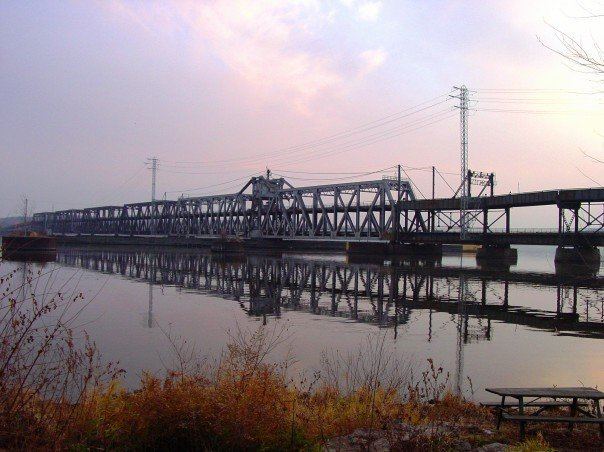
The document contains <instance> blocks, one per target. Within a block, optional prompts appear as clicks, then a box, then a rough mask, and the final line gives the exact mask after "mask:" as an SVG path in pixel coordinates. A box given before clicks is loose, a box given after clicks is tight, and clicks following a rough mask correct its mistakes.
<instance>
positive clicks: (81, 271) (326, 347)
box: [3, 247, 604, 400]
mask: <svg viewBox="0 0 604 452" xmlns="http://www.w3.org/2000/svg"><path fill="white" fill-rule="evenodd" d="M554 253H555V248H551V247H520V248H519V258H518V265H515V266H512V267H511V268H506V267H501V266H498V267H497V268H488V267H487V268H484V267H480V266H477V265H476V262H475V260H474V258H473V257H472V256H471V255H464V256H463V257H462V256H460V255H449V256H444V257H443V258H442V259H440V260H437V261H426V260H419V261H403V262H398V263H392V262H377V263H376V262H360V263H348V262H347V261H346V259H345V258H344V257H343V256H338V255H320V256H316V255H315V256H307V255H293V254H292V255H284V256H280V257H269V256H237V257H219V256H213V255H211V254H210V253H208V252H203V251H191V250H183V249H155V250H153V249H140V248H127V247H117V248H72V247H68V248H63V249H61V250H60V251H59V253H58V256H57V261H56V262H55V263H49V264H45V266H44V267H43V273H44V274H45V275H46V276H45V277H46V278H51V280H50V282H51V287H54V288H56V287H60V286H61V285H62V284H63V283H64V282H65V281H67V280H69V284H68V287H69V288H70V290H76V289H77V291H82V292H84V296H85V299H86V301H87V302H88V303H89V304H88V306H87V307H86V309H85V310H84V311H83V313H82V314H81V315H80V317H79V318H78V319H77V322H78V325H79V328H83V329H85V330H86V331H87V332H88V333H89V334H90V336H91V337H92V338H93V339H94V340H95V341H96V343H97V345H98V347H99V349H100V351H101V352H102V354H103V356H104V358H105V359H107V360H112V361H119V362H120V365H121V366H122V367H123V368H124V369H125V370H126V371H127V374H126V377H125V383H126V384H127V385H128V386H130V387H136V383H137V381H138V379H139V377H140V374H141V372H142V371H143V370H147V371H151V372H161V371H162V370H163V369H164V366H166V365H169V363H170V360H171V357H173V355H172V354H171V343H170V340H169V338H168V336H171V337H172V338H175V337H179V338H180V340H184V339H186V340H187V343H189V344H195V346H196V347H197V349H198V350H199V352H200V353H202V354H207V355H209V356H217V355H218V354H219V353H220V351H221V350H222V349H223V347H224V344H225V343H226V341H227V340H228V334H229V331H231V332H232V331H234V330H235V329H236V328H246V329H253V328H256V327H258V326H260V325H262V324H266V325H268V326H269V327H272V326H277V327H279V328H281V327H282V326H283V327H285V328H287V331H288V340H287V348H288V350H290V351H291V353H292V354H293V356H294V357H295V359H296V363H295V365H294V370H295V371H307V372H309V371H312V370H314V369H317V368H319V367H320V363H321V356H322V353H323V352H325V351H328V352H331V351H339V352H341V353H347V352H351V351H355V350H358V349H359V347H360V346H361V345H362V344H363V343H364V341H366V340H367V338H368V337H369V336H375V335H381V334H383V335H385V345H386V349H387V353H388V354H391V355H392V356H393V357H394V358H395V359H398V360H401V361H404V362H410V363H412V364H413V365H414V366H415V367H416V370H417V372H419V371H421V370H423V369H424V368H425V365H426V360H427V359H428V358H432V359H433V360H434V361H435V362H436V364H437V365H439V366H442V367H443V368H445V369H446V370H447V371H449V372H450V374H451V384H452V387H453V388H454V389H455V388H459V389H460V390H462V391H464V393H466V394H467V395H470V393H471V389H473V390H474V392H475V393H474V397H475V398H476V399H479V400H482V399H487V398H489V397H488V395H487V394H486V393H485V392H484V388H485V387H488V386H551V385H559V386H569V385H571V386H576V385H582V384H585V385H589V386H600V387H602V386H604V359H603V358H604V278H603V277H602V269H600V271H599V274H598V275H597V276H578V277H577V276H572V275H571V276H569V275H567V274H565V273H561V272H560V269H556V268H555V266H554V264H553V258H554ZM3 265H4V266H9V267H15V266H16V267H18V268H19V269H21V270H23V269H30V270H33V271H37V270H38V269H39V268H40V264H31V263H28V264H22V263H4V264H3ZM557 270H558V272H557ZM5 272H6V269H5V270H4V271H3V273H5ZM42 287H45V284H37V287H35V288H34V290H37V291H40V290H42V289H41V288H42ZM461 288H463V290H461ZM460 292H462V293H463V301H462V302H460Z"/></svg>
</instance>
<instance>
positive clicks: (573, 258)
mask: <svg viewBox="0 0 604 452" xmlns="http://www.w3.org/2000/svg"><path fill="white" fill-rule="evenodd" d="M555 263H556V264H572V265H585V266H589V267H591V266H600V250H599V249H598V247H597V246H572V247H565V246H559V247H558V248H557V249H556V258H555Z"/></svg>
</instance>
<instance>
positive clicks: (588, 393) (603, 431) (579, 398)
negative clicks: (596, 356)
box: [486, 387, 604, 439]
mask: <svg viewBox="0 0 604 452" xmlns="http://www.w3.org/2000/svg"><path fill="white" fill-rule="evenodd" d="M486 391H487V392H490V393H492V394H496V395H498V396H500V397H501V403H499V404H498V405H496V406H497V408H498V410H497V428H498V429H499V426H500V425H501V421H514V422H518V423H519V424H520V437H521V438H522V439H524V435H525V425H526V423H527V422H558V423H568V428H569V429H570V430H572V428H573V426H574V424H577V423H583V424H597V425H599V426H600V436H601V437H602V438H603V439H604V417H602V409H601V407H600V401H601V400H604V392H602V391H598V390H597V389H594V388H584V387H579V388H486ZM506 397H509V398H513V399H516V400H517V403H509V401H508V402H507V403H506ZM527 399H529V400H527ZM590 401H591V402H593V403H594V405H595V414H593V413H591V412H589V411H588V410H587V409H586V408H587V406H588V404H589V402H590ZM531 407H532V408H538V409H537V410H536V411H535V412H532V413H526V412H525V408H531ZM553 407H568V408H570V416H541V413H543V412H544V411H546V410H547V409H549V408H553ZM516 410H517V411H516Z"/></svg>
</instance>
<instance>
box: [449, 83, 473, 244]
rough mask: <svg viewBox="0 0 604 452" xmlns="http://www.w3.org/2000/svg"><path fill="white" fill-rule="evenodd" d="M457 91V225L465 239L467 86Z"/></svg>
mask: <svg viewBox="0 0 604 452" xmlns="http://www.w3.org/2000/svg"><path fill="white" fill-rule="evenodd" d="M454 88H455V89H456V90H458V91H459V95H458V96H451V97H454V98H455V99H459V105H456V107H457V108H459V119H460V133H461V135H460V137H461V161H460V173H461V174H460V177H461V185H460V192H459V193H460V204H459V227H460V237H461V239H465V238H466V235H467V232H468V221H467V210H468V180H467V175H468V110H469V108H468V105H469V97H468V88H466V86H465V85H462V86H461V87H457V86H454Z"/></svg>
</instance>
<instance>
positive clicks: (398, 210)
mask: <svg viewBox="0 0 604 452" xmlns="http://www.w3.org/2000/svg"><path fill="white" fill-rule="evenodd" d="M397 169H398V177H397V184H396V209H394V211H395V213H396V221H395V222H394V225H395V227H396V234H395V237H396V244H397V245H398V242H399V229H400V228H399V225H400V222H401V165H400V164H399V165H398V166H397Z"/></svg>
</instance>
